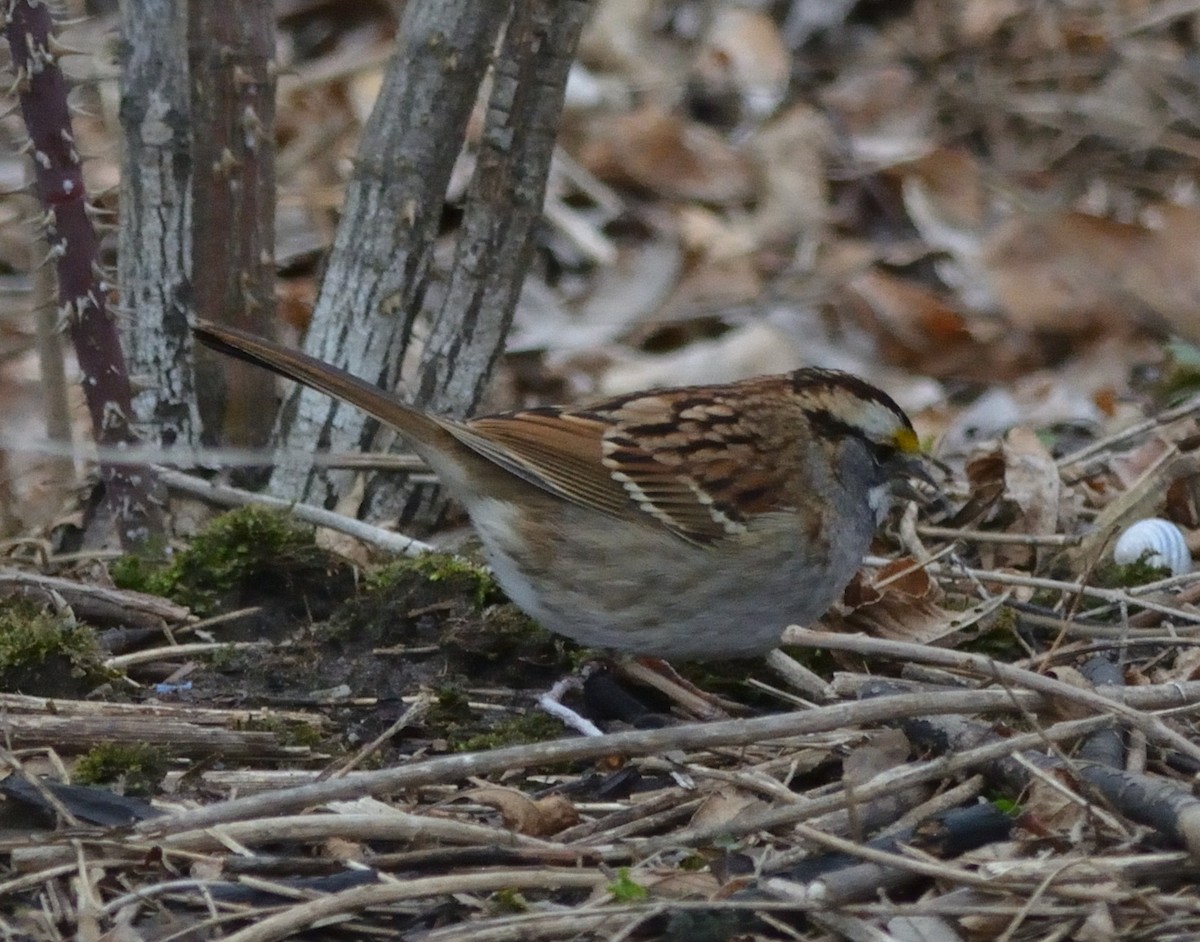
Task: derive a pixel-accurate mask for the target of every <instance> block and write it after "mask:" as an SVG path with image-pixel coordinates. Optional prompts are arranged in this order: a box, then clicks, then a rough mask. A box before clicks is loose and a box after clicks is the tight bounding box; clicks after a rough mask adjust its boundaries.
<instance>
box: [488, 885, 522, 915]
mask: <svg viewBox="0 0 1200 942" xmlns="http://www.w3.org/2000/svg"><path fill="white" fill-rule="evenodd" d="M488 910H489V911H490V912H491V913H492V914H493V915H496V916H500V915H505V914H511V913H527V912H529V901H528V900H526V899H525V897H524V896H522V895H521V892H520V891H519V890H514V889H507V890H497V891H496V892H495V893H493V894H492V895H491V896H490V897H489V898H488Z"/></svg>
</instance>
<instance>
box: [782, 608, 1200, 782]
mask: <svg viewBox="0 0 1200 942" xmlns="http://www.w3.org/2000/svg"><path fill="white" fill-rule="evenodd" d="M785 640H786V641H787V642H788V643H791V644H798V645H800V646H801V647H806V648H808V647H820V648H822V649H824V650H838V651H848V652H852V653H855V654H864V655H877V656H882V657H890V658H899V659H902V660H905V661H910V660H911V661H917V662H923V663H927V664H937V665H940V666H943V667H951V668H955V669H958V670H964V671H970V672H974V673H979V674H982V675H983V676H984V677H987V678H991V679H993V680H995V681H996V682H998V683H1001V684H1004V685H1006V686H1015V687H1024V688H1027V689H1029V690H1033V691H1036V692H1038V693H1042V694H1045V695H1046V696H1048V697H1052V698H1053V697H1057V698H1059V699H1062V700H1066V701H1068V702H1071V703H1077V704H1079V705H1081V706H1086V707H1089V708H1090V709H1093V710H1098V711H1102V712H1111V713H1113V714H1115V715H1117V716H1120V717H1121V718H1122V719H1123V720H1125V721H1126V722H1127V723H1128V724H1129V725H1130V726H1132V727H1133V728H1135V729H1140V730H1141V731H1142V732H1144V733H1145V734H1146V735H1147V736H1149V737H1150V738H1151V739H1153V740H1155V741H1156V742H1158V743H1159V745H1167V746H1171V747H1173V748H1175V749H1177V750H1179V751H1180V752H1182V753H1183V754H1184V755H1186V756H1188V757H1189V758H1191V759H1193V760H1195V761H1197V762H1200V746H1198V745H1197V744H1196V743H1195V742H1193V741H1192V740H1191V739H1189V738H1188V737H1186V736H1184V735H1182V734H1181V733H1178V732H1176V731H1175V730H1173V729H1171V728H1170V727H1168V726H1167V725H1166V724H1165V723H1163V721H1162V720H1160V719H1158V718H1157V717H1154V716H1149V715H1147V714H1145V713H1142V712H1140V711H1139V710H1137V709H1135V708H1134V707H1130V706H1126V705H1125V704H1123V703H1120V702H1118V701H1116V700H1113V699H1110V698H1108V697H1105V696H1102V695H1101V694H1098V693H1094V692H1093V691H1090V690H1083V689H1081V688H1078V687H1072V686H1071V685H1070V684H1067V683H1064V682H1063V681H1060V680H1056V679H1054V678H1052V677H1047V676H1045V675H1043V674H1035V673H1033V672H1032V671H1027V670H1023V669H1021V668H1017V667H1012V666H1011V665H1008V664H1003V663H1001V662H999V661H996V660H993V659H992V658H989V657H985V656H983V655H979V654H969V653H966V652H963V651H950V650H946V649H943V648H931V647H927V646H925V645H920V644H910V643H908V642H904V641H884V640H881V639H877V638H866V637H862V636H858V635H837V634H831V633H829V632H817V631H806V630H804V629H797V628H795V627H794V626H793V627H792V628H789V629H788V630H787V632H785Z"/></svg>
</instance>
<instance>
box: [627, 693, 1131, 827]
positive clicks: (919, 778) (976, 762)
mask: <svg viewBox="0 0 1200 942" xmlns="http://www.w3.org/2000/svg"><path fill="white" fill-rule="evenodd" d="M888 699H890V698H888ZM1112 722H1113V718H1112V717H1107V716H1093V717H1088V718H1087V719H1083V720H1070V721H1066V722H1063V723H1057V724H1055V725H1054V726H1049V727H1046V728H1045V729H1041V730H1038V731H1037V732H1033V733H1023V734H1021V735H1019V736H1012V737H1010V738H1008V739H1005V740H1002V741H1000V742H990V743H987V744H986V745H983V746H977V747H975V748H974V749H967V750H965V751H963V752H958V753H955V754H953V755H947V756H942V757H940V758H938V759H933V760H929V761H927V762H916V763H909V764H908V765H906V766H904V767H903V768H901V769H896V770H892V771H889V772H885V773H883V774H882V775H878V776H876V777H875V778H873V779H871V780H870V781H868V782H865V783H862V784H860V785H856V786H855V789H854V799H855V800H856V801H859V802H866V801H870V800H872V799H874V798H878V797H879V796H881V795H886V794H889V793H891V792H894V791H898V790H900V789H903V788H909V787H911V786H914V785H921V784H925V783H927V782H935V781H939V780H941V779H944V778H947V777H949V776H953V775H957V774H959V773H961V772H965V771H969V770H972V769H974V768H976V767H978V766H980V765H983V764H985V763H987V762H991V761H994V760H996V759H1001V758H1004V757H1006V756H1008V755H1009V753H1010V752H1013V751H1018V750H1021V749H1034V748H1039V747H1041V746H1044V745H1045V744H1046V743H1047V742H1062V741H1065V740H1071V739H1074V738H1076V737H1078V736H1084V735H1086V734H1088V733H1091V732H1094V731H1096V730H1098V729H1104V728H1106V727H1108V726H1109V725H1111V724H1112ZM849 802H850V796H849V795H848V794H847V793H846V792H845V790H838V791H835V792H833V793H832V794H828V795H824V796H822V797H819V798H814V799H812V800H811V801H809V802H807V803H805V804H797V805H792V806H790V807H787V808H772V809H770V810H767V811H763V812H760V813H753V814H745V815H742V816H740V817H739V818H738V819H737V821H736V822H727V823H725V824H722V825H720V826H718V827H696V828H690V829H687V830H685V831H681V832H678V833H676V834H673V835H671V836H670V837H669V838H661V839H653V840H651V841H650V843H649V844H648V848H649V849H651V850H655V849H662V848H665V847H678V846H693V845H695V844H699V843H703V842H705V841H711V840H714V839H716V838H718V837H721V836H729V837H734V838H736V837H740V836H741V835H743V834H749V833H752V832H754V831H758V830H770V829H772V828H777V827H782V826H784V825H790V824H792V823H793V822H796V821H804V820H809V819H811V818H815V817H817V816H819V815H822V814H826V813H828V812H831V811H838V810H840V809H842V808H845V807H846V806H847V805H848V804H849Z"/></svg>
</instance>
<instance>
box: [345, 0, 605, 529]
mask: <svg viewBox="0 0 1200 942" xmlns="http://www.w3.org/2000/svg"><path fill="white" fill-rule="evenodd" d="M588 9H589V4H588V3H587V2H586V0H518V2H517V3H516V5H515V9H514V11H513V15H512V18H511V20H510V21H509V23H508V26H507V28H506V29H505V33H504V40H503V43H502V44H501V48H500V52H499V55H498V57H497V61H496V65H495V68H494V75H493V80H492V91H491V97H490V98H489V100H488V110H487V119H486V122H485V125H484V131H483V140H482V141H481V142H480V146H479V155H478V158H477V160H476V165H475V173H474V176H473V177H472V179H471V185H470V188H469V190H468V194H467V204H466V210H465V213H464V216H463V222H462V226H461V228H460V230H459V233H458V241H457V245H456V251H455V259H454V267H453V269H452V271H451V273H450V277H449V281H448V285H447V288H446V292H445V296H444V298H443V299H442V304H441V307H440V309H439V311H438V314H437V318H436V320H435V321H434V324H433V327H432V330H431V332H430V334H429V337H428V339H427V340H426V342H425V348H424V350H423V351H422V357H421V366H420V375H419V376H418V377H417V384H416V387H415V395H414V396H413V400H414V401H415V402H416V403H417V404H418V405H421V406H425V407H427V408H429V409H431V410H433V411H436V412H442V413H447V414H451V415H457V416H462V415H465V414H468V413H470V412H472V411H474V409H475V408H476V406H477V405H478V404H479V401H480V398H481V397H482V395H483V392H484V388H485V385H486V383H487V381H488V378H489V377H490V375H491V371H492V367H493V366H494V365H495V363H496V360H497V358H498V357H499V355H500V352H501V350H502V348H503V345H504V339H505V337H506V335H507V334H508V329H509V327H510V325H511V324H512V317H513V311H514V310H515V308H516V305H517V298H518V296H519V294H520V291H521V284H522V282H523V280H524V277H525V273H526V270H527V269H528V267H529V261H530V257H531V255H532V250H533V233H534V227H535V226H536V225H537V222H538V220H539V219H540V218H541V213H542V202H543V199H544V197H545V191H546V177H547V175H548V174H549V171H550V158H551V156H552V155H553V152H554V142H555V139H556V137H557V131H558V122H559V116H560V114H561V113H562V104H563V92H564V89H565V87H566V82H567V73H568V71H569V69H570V67H571V62H572V60H573V58H574V53H575V46H576V44H577V42H578V39H579V33H580V30H581V29H582V28H583V23H584V20H585V19H586V17H587V13H588ZM394 477H395V476H394V475H388V476H386V477H385V476H382V475H380V476H376V478H375V479H374V480H373V481H372V483H371V485H370V486H369V488H368V491H367V512H366V516H367V517H368V518H370V519H389V518H396V517H399V519H400V521H401V523H402V525H408V524H409V523H410V522H411V523H415V524H418V525H421V524H429V523H432V522H433V521H434V520H436V518H437V516H438V515H439V513H440V509H441V500H440V497H439V494H438V492H439V490H440V489H439V488H437V487H436V486H435V485H428V484H426V485H417V486H415V487H403V488H398V487H397V486H396V485H395V482H394V481H393V480H392V479H393V478H394Z"/></svg>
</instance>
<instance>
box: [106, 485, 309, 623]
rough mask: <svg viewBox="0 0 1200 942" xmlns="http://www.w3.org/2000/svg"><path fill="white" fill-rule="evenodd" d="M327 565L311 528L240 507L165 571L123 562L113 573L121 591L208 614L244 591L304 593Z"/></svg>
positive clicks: (144, 563) (147, 564)
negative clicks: (157, 597) (299, 590)
mask: <svg viewBox="0 0 1200 942" xmlns="http://www.w3.org/2000/svg"><path fill="white" fill-rule="evenodd" d="M328 562H329V557H328V554H326V553H325V552H324V551H323V550H321V549H320V548H319V547H317V545H316V544H315V542H314V541H313V531H312V528H311V527H306V526H301V525H300V524H297V523H296V522H295V521H294V520H292V519H291V518H290V517H289V516H288V515H287V514H286V513H281V512H279V511H274V510H265V509H263V508H261V507H242V508H239V509H237V510H233V511H230V512H229V513H227V514H222V515H221V516H220V517H217V518H216V519H215V520H214V521H213V522H212V523H211V524H210V525H209V526H208V527H207V529H205V530H204V531H203V532H201V533H200V534H198V535H197V536H196V538H195V539H194V540H192V543H191V545H190V546H188V547H187V548H186V549H184V550H182V551H180V552H178V553H176V554H175V556H174V558H173V559H172V560H171V561H170V562H169V563H167V564H165V565H163V564H157V563H154V562H151V561H148V560H145V559H143V558H140V557H136V556H125V557H122V558H121V559H119V560H117V561H116V562H115V563H113V565H112V567H111V571H112V577H113V581H114V582H115V583H116V584H117V585H118V586H120V587H121V588H123V589H136V590H138V591H142V592H149V593H150V594H152V595H161V596H164V597H165V598H169V599H172V600H174V601H176V602H178V603H179V604H181V605H186V606H188V607H189V608H190V609H192V611H194V612H197V613H199V614H207V613H210V612H212V611H213V610H215V609H216V608H217V606H218V605H219V603H220V602H221V601H222V600H223V599H225V598H227V597H229V596H231V595H235V594H237V593H238V592H241V591H246V590H259V589H263V590H268V589H274V590H276V591H281V592H287V591H288V590H292V591H294V590H295V589H297V588H301V587H304V586H305V581H306V580H307V579H308V578H309V577H311V576H312V575H313V574H314V570H316V571H318V572H319V571H322V570H324V569H325V568H326V567H327V565H328Z"/></svg>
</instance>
